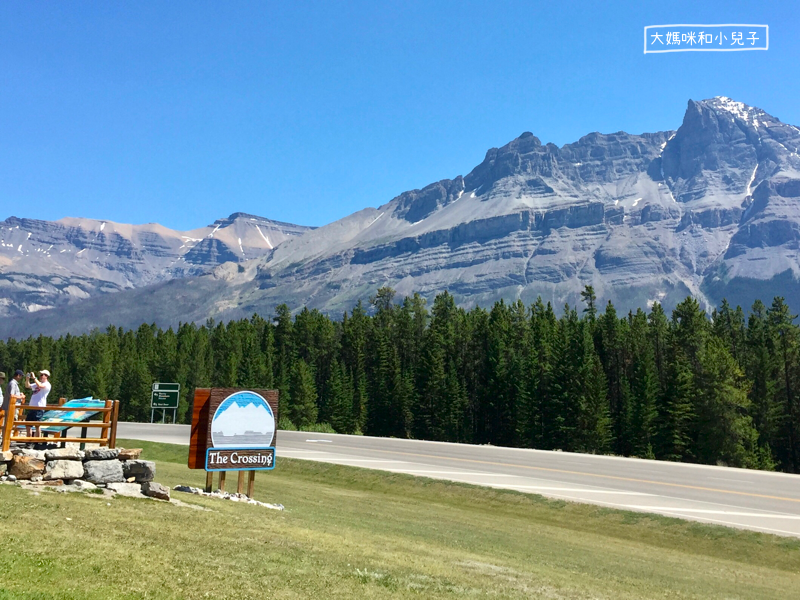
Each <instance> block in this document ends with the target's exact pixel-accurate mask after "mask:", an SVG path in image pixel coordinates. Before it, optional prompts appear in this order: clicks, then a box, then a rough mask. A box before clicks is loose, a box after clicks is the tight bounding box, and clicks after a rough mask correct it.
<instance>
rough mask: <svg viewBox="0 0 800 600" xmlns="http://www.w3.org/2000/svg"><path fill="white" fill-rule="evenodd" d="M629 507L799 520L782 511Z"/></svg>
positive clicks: (797, 517) (799, 518) (796, 516)
mask: <svg viewBox="0 0 800 600" xmlns="http://www.w3.org/2000/svg"><path fill="white" fill-rule="evenodd" d="M631 508H635V509H637V510H657V511H671V512H682V513H692V514H695V513H697V514H706V515H725V516H728V517H758V518H761V517H763V518H765V519H791V520H800V515H790V514H782V513H754V512H734V511H730V510H708V509H705V508H679V507H677V506H645V505H634V504H632V505H631Z"/></svg>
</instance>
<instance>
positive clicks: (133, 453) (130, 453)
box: [119, 448, 142, 460]
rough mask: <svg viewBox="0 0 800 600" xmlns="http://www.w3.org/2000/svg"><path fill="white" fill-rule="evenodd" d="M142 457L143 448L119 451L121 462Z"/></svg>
mask: <svg viewBox="0 0 800 600" xmlns="http://www.w3.org/2000/svg"><path fill="white" fill-rule="evenodd" d="M141 455H142V449H141V448H121V449H120V451H119V459H120V460H136V459H138V458H139V457H140V456H141Z"/></svg>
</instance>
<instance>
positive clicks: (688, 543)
mask: <svg viewBox="0 0 800 600" xmlns="http://www.w3.org/2000/svg"><path fill="white" fill-rule="evenodd" d="M121 445H124V446H128V447H144V448H145V453H144V457H145V458H149V459H153V460H156V461H158V477H157V480H158V481H160V482H162V483H164V484H166V485H170V486H174V485H176V484H180V483H183V484H190V485H195V486H202V484H203V482H204V480H205V474H204V472H202V471H189V470H188V469H187V468H186V467H185V464H186V452H187V449H186V448H185V447H180V446H171V445H167V444H150V443H146V442H125V441H122V442H121ZM232 475H233V474H232ZM231 480H232V481H233V483H234V485H235V477H229V486H230V485H231ZM174 496H175V497H177V498H179V499H181V500H183V501H184V502H188V503H192V504H195V505H200V506H203V507H205V508H207V509H210V510H204V511H201V510H193V509H191V508H186V507H180V506H174V505H170V504H167V503H161V502H154V501H149V500H137V499H131V498H116V499H113V500H109V499H107V498H104V497H102V496H98V495H93V494H85V495H79V494H56V493H54V492H50V491H42V492H40V493H39V495H38V496H34V495H33V494H32V493H31V492H29V491H26V490H23V489H20V488H17V487H15V486H8V485H2V486H0V599H5V598H25V599H30V600H33V599H43V598H64V599H66V598H75V599H84V598H96V599H103V600H106V599H109V598H220V599H221V598H237V599H238V598H324V599H326V600H327V599H331V598H395V597H397V598H405V597H417V598H420V597H421V598H457V597H466V598H609V599H621V598H637V599H638V598H727V599H730V598H780V599H782V600H785V599H788V598H799V597H800V540H795V539H787V538H779V537H774V536H770V535H766V534H760V533H753V532H743V531H736V530H733V529H727V528H723V527H716V526H709V525H702V524H698V523H690V522H686V521H680V520H677V519H669V518H665V517H658V516H650V515H643V514H638V513H627V512H622V511H614V510H609V509H603V508H599V507H595V506H589V505H581V504H570V503H566V502H560V501H553V500H546V499H543V498H541V497H538V496H532V495H525V494H520V493H516V492H512V491H502V490H491V489H485V488H479V487H472V486H468V485H462V484H455V483H447V482H442V481H434V480H430V479H424V478H414V477H411V476H406V475H399V474H387V473H380V472H377V471H369V470H363V469H358V468H353V467H342V466H335V465H326V464H321V463H311V462H304V461H298V460H290V459H279V462H278V467H277V469H276V470H275V471H273V472H270V473H259V474H258V476H257V478H256V492H255V497H256V498H257V499H259V500H263V501H267V502H275V503H281V504H284V505H285V506H286V510H285V511H283V512H278V511H273V510H269V509H265V508H262V507H256V506H248V505H240V504H236V503H233V502H223V501H219V500H213V499H205V498H198V497H195V496H191V495H189V494H180V493H175V494H174Z"/></svg>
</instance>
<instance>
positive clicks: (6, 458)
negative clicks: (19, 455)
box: [0, 450, 14, 462]
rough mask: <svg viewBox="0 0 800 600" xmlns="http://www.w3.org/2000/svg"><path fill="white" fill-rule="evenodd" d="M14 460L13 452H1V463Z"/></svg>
mask: <svg viewBox="0 0 800 600" xmlns="http://www.w3.org/2000/svg"><path fill="white" fill-rule="evenodd" d="M12 458H14V453H13V452H11V450H6V451H5V452H0V462H11V459H12Z"/></svg>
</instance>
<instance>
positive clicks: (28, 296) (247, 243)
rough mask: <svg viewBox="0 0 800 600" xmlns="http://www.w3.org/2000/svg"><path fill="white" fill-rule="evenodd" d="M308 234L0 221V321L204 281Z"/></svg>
mask: <svg viewBox="0 0 800 600" xmlns="http://www.w3.org/2000/svg"><path fill="white" fill-rule="evenodd" d="M311 229H312V228H310V227H303V226H300V225H292V224H290V223H281V222H279V221H271V220H269V219H264V218H262V217H256V216H254V215H248V214H244V213H234V214H232V215H231V216H230V217H228V218H226V219H220V220H218V221H216V222H214V223H213V224H211V225H209V226H207V227H203V228H200V229H195V230H192V231H175V230H172V229H168V228H166V227H162V226H161V225H158V224H155V223H148V224H146V225H126V224H121V223H113V222H111V221H96V220H92V219H75V218H67V219H61V220H60V221H55V222H51V221H40V220H36V219H19V218H17V217H10V218H8V219H6V220H5V221H0V317H11V316H14V315H20V314H25V313H31V312H37V311H40V310H43V309H47V308H53V307H62V306H64V305H67V304H71V303H74V302H78V301H81V300H84V299H86V298H90V297H93V296H97V295H103V294H107V293H111V292H118V291H120V290H125V289H130V288H137V287H142V286H146V285H150V284H154V283H158V282H163V281H168V280H171V279H175V278H181V277H191V276H197V275H203V274H205V273H208V272H209V271H210V270H211V269H213V268H214V267H216V266H218V265H220V264H222V263H224V262H242V261H246V260H249V259H254V258H258V257H262V256H264V255H266V254H268V253H269V252H270V251H271V250H272V249H273V248H275V247H276V246H278V245H279V244H281V243H282V242H284V241H286V240H287V239H289V238H291V237H294V236H298V235H301V234H303V233H305V232H306V231H309V230H311Z"/></svg>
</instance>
